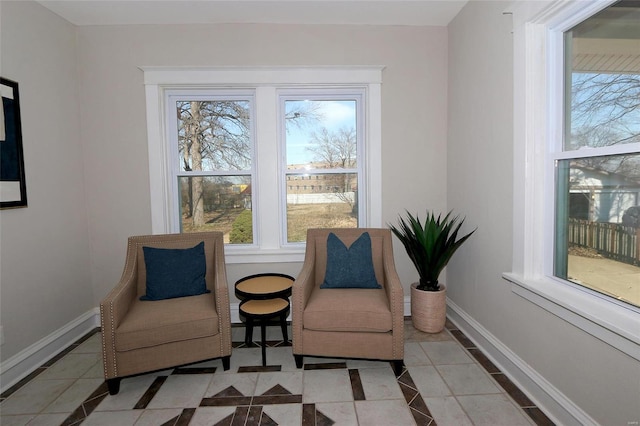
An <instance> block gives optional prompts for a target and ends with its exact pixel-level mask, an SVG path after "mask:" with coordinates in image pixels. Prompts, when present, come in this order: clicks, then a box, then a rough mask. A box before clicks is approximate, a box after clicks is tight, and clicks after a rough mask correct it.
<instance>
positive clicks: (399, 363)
mask: <svg viewBox="0 0 640 426" xmlns="http://www.w3.org/2000/svg"><path fill="white" fill-rule="evenodd" d="M392 363H393V372H394V374H395V375H396V377H400V376H401V375H402V370H403V367H404V361H403V360H401V359H396V360H394V361H392Z"/></svg>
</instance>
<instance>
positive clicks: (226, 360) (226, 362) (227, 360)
mask: <svg viewBox="0 0 640 426" xmlns="http://www.w3.org/2000/svg"><path fill="white" fill-rule="evenodd" d="M229 368H231V355H229V356H223V357H222V369H223V370H224V371H227V370H228V369H229Z"/></svg>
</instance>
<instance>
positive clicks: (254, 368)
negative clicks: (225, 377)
mask: <svg viewBox="0 0 640 426" xmlns="http://www.w3.org/2000/svg"><path fill="white" fill-rule="evenodd" d="M281 370H282V366H281V365H267V366H265V367H263V366H261V365H249V366H246V367H238V373H267V372H270V371H281Z"/></svg>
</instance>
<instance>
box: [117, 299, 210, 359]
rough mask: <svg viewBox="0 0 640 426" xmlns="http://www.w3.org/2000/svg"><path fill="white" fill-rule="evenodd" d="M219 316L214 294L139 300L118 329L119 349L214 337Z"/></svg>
mask: <svg viewBox="0 0 640 426" xmlns="http://www.w3.org/2000/svg"><path fill="white" fill-rule="evenodd" d="M218 332H219V318H218V314H217V313H216V307H215V300H214V297H213V295H212V294H203V295H200V296H191V297H182V298H178V299H167V300H159V301H157V302H154V303H148V302H141V301H138V300H135V301H134V302H133V303H132V306H131V307H130V308H129V312H127V315H126V317H125V318H124V320H123V321H122V323H121V324H120V326H119V327H118V328H117V329H116V332H115V346H116V350H117V351H120V352H122V351H130V350H134V349H139V348H146V347H153V346H158V345H162V344H165V343H171V342H179V341H184V340H190V339H199V338H201V337H207V336H213V335H216V334H218Z"/></svg>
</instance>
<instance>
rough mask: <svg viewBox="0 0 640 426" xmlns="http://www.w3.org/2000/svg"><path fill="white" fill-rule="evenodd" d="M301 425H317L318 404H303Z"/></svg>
mask: <svg viewBox="0 0 640 426" xmlns="http://www.w3.org/2000/svg"><path fill="white" fill-rule="evenodd" d="M301 426H316V404H302V425H301Z"/></svg>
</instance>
